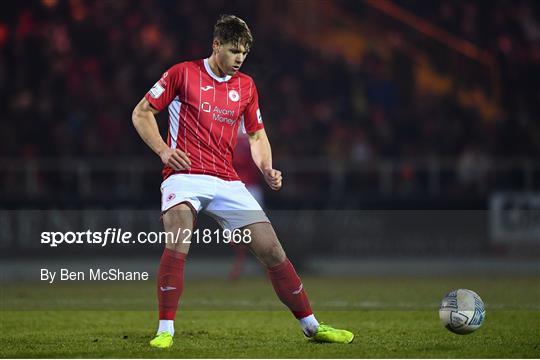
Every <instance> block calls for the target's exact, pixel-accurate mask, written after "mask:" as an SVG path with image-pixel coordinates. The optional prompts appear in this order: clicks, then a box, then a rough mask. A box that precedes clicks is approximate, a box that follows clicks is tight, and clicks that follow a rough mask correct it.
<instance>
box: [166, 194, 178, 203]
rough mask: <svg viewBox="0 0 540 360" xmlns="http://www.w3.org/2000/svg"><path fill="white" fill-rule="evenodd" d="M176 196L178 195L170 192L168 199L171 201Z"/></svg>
mask: <svg viewBox="0 0 540 360" xmlns="http://www.w3.org/2000/svg"><path fill="white" fill-rule="evenodd" d="M175 197H176V195H174V194H169V196H167V201H171V200H172V199H174V198H175Z"/></svg>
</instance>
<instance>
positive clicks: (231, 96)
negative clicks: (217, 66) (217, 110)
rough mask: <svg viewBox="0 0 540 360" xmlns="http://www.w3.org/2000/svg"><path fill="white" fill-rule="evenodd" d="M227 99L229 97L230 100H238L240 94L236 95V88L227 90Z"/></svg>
mask: <svg viewBox="0 0 540 360" xmlns="http://www.w3.org/2000/svg"><path fill="white" fill-rule="evenodd" d="M229 99H231V101H235V102H236V101H238V100H240V95H238V91H236V90H234V89H233V90H230V91H229Z"/></svg>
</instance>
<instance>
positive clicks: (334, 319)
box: [0, 278, 540, 358]
mask: <svg viewBox="0 0 540 360" xmlns="http://www.w3.org/2000/svg"><path fill="white" fill-rule="evenodd" d="M304 284H305V286H306V288H307V290H308V294H309V295H310V298H311V299H312V305H313V308H314V310H315V312H316V315H317V317H318V318H319V320H322V321H324V322H326V323H328V324H330V325H333V326H336V327H342V328H346V329H348V330H351V331H353V332H354V333H355V334H356V339H355V341H354V343H352V344H349V345H336V344H314V343H310V342H308V341H307V340H306V339H305V338H304V337H303V335H302V334H301V332H300V330H299V327H298V325H297V323H296V321H295V320H294V318H293V317H292V315H290V314H289V313H288V311H286V310H284V307H283V306H282V305H281V304H280V303H279V302H278V300H277V299H276V297H275V295H274V293H273V290H272V288H271V286H270V284H269V283H268V282H267V281H266V280H265V279H248V280H242V281H240V282H235V283H230V282H226V281H219V280H204V279H188V280H187V281H186V286H185V290H184V296H183V297H182V299H181V305H180V310H179V312H178V316H177V322H176V329H177V332H176V334H175V344H174V346H173V348H172V349H170V350H157V349H152V348H150V347H149V346H148V341H149V340H150V339H151V337H152V335H153V334H154V332H155V329H156V328H155V326H156V322H157V320H156V316H157V315H156V312H155V310H154V309H155V306H156V300H155V291H154V285H153V283H152V281H148V282H143V283H119V282H115V283H90V282H86V283H71V284H70V283H58V284H53V285H45V284H24V285H5V284H4V285H2V292H1V311H0V320H1V321H0V324H1V333H0V340H1V344H2V346H1V347H0V357H2V358H5V357H10V358H17V357H19V358H20V357H25V358H35V357H41V358H53V357H54V358H65V357H68V358H74V357H90V358H101V357H114V358H118V357H119V358H124V357H126V358H131V357H134V358H135V357H136V358H155V357H164V358H183V357H189V358H206V357H212V358H268V357H271V358H285V357H286V358H396V357H397V358H402V357H404V358H408V357H414V358H418V357H420V358H425V357H431V358H432V357H437V358H495V357H496V358H501V357H502V358H538V357H540V279H539V278H491V279H483V278H476V279H469V278H468V279H459V278H443V279H419V278H416V279H409V278H403V279H375V278H350V279H343V278H340V279H328V278H323V279H321V278H305V279H304ZM459 287H461V288H470V289H472V290H475V291H477V292H478V293H479V294H480V296H481V297H482V298H483V300H484V302H485V303H486V311H487V317H486V320H485V322H484V324H483V326H482V327H481V328H480V329H479V330H478V331H476V332H475V333H473V334H471V335H466V336H460V335H455V334H452V333H450V332H448V331H447V330H446V329H444V328H443V327H442V325H441V324H440V323H439V319H438V303H439V301H440V299H441V298H442V296H443V295H444V294H445V293H446V292H447V291H449V290H451V289H453V288H459Z"/></svg>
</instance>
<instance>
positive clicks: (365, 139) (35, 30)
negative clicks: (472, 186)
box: [0, 0, 540, 166]
mask: <svg viewBox="0 0 540 360" xmlns="http://www.w3.org/2000/svg"><path fill="white" fill-rule="evenodd" d="M262 3H264V2H252V1H233V0H229V1H221V0H201V1H196V2H195V1H172V0H170V1H150V0H142V1H136V2H134V1H128V0H115V1H81V0H69V1H60V0H41V1H33V2H29V3H26V2H21V3H18V2H14V3H10V4H9V5H5V6H6V7H7V8H8V9H9V11H7V13H6V12H4V11H3V12H4V14H3V15H1V16H2V17H1V18H0V19H1V20H0V51H1V55H0V83H1V84H2V88H1V90H0V91H1V100H0V101H1V102H0V104H1V105H2V108H3V109H4V112H5V113H4V119H5V120H4V121H3V126H2V131H1V132H0V157H22V158H39V157H58V158H68V157H93V158H94V157H107V158H114V157H132V156H152V154H151V152H150V151H149V150H147V149H146V148H145V147H144V145H143V144H142V141H141V140H140V139H139V137H138V136H137V134H136V133H135V131H134V129H133V128H132V125H131V120H130V118H131V111H132V109H133V107H134V106H135V104H136V103H137V102H138V101H139V100H140V98H142V96H143V95H144V93H145V92H146V91H148V89H149V88H150V87H151V86H152V84H153V83H154V82H155V81H156V80H157V79H158V78H159V77H160V75H161V73H162V72H164V71H165V70H166V69H167V68H168V67H170V66H171V65H173V64H174V63H176V62H180V61H183V60H189V59H195V58H203V57H207V56H208V55H209V54H210V49H211V47H210V46H211V40H212V27H213V25H214V23H215V21H216V19H217V17H218V15H219V14H221V13H235V14H236V15H238V16H241V17H243V18H245V19H246V21H247V22H248V24H249V25H250V26H251V28H252V32H253V34H254V37H255V43H254V46H253V50H252V52H251V54H250V55H249V57H248V60H247V61H246V64H245V67H244V69H243V70H244V71H245V72H246V73H248V74H250V75H252V76H253V78H254V79H255V81H256V82H257V85H258V88H259V93H260V97H261V108H262V112H263V116H264V119H265V121H266V126H267V129H268V132H269V133H270V138H271V140H272V144H273V147H274V152H275V157H276V158H277V159H289V158H298V157H308V156H309V157H312V156H313V157H315V156H327V157H330V158H332V159H336V160H352V161H357V162H369V161H372V160H374V159H377V158H379V157H387V158H415V157H420V156H443V157H456V158H457V157H462V158H465V160H470V159H471V158H477V157H480V158H482V156H493V157H495V156H497V157H501V156H502V157H535V156H538V155H540V126H539V124H538V120H537V119H536V116H537V115H538V114H540V112H539V111H538V110H539V104H540V91H539V89H540V87H539V86H538V84H540V70H539V68H540V67H539V64H540V22H539V21H538V19H539V16H538V10H539V6H538V5H537V3H536V2H535V1H514V2H510V1H479V2H476V1H464V0H459V1H442V2H438V1H437V2H431V1H421V0H414V1H410V0H407V1H397V2H396V3H397V4H399V5H401V6H403V7H404V8H405V9H407V10H408V11H410V12H412V13H414V14H416V15H418V16H420V17H422V18H423V19H425V20H427V21H429V22H431V23H433V24H436V25H437V26H440V27H441V28H443V29H444V30H445V31H447V32H449V33H451V34H453V35H454V36H457V37H459V38H462V39H464V40H467V41H470V42H472V43H474V44H475V45H477V46H478V47H479V48H482V49H484V50H487V51H489V52H491V53H492V54H493V56H494V57H495V58H496V59H497V64H498V65H497V72H498V77H499V78H498V79H497V82H496V83H497V84H498V86H500V89H501V92H500V94H499V97H498V98H497V96H495V95H494V93H493V89H490V87H491V86H492V85H493V82H490V81H484V86H483V88H482V89H483V90H482V91H483V92H482V93H480V96H479V97H478V99H480V100H479V101H480V102H481V101H482V99H485V98H486V97H487V98H489V99H495V100H493V101H492V102H494V103H495V105H494V109H495V110H493V111H491V112H489V111H488V112H487V113H488V115H486V114H485V112H484V113H482V109H481V108H479V107H475V106H468V105H467V101H468V100H470V99H472V100H471V101H473V102H474V99H475V98H474V96H473V95H474V94H473V95H471V96H472V97H469V95H470V94H469V95H468V93H464V95H463V96H461V101H460V100H459V99H460V98H459V94H458V96H457V97H456V96H454V95H455V89H454V88H453V87H451V86H450V87H449V90H447V91H441V92H439V93H437V92H436V91H431V90H429V89H428V90H427V91H422V88H421V86H422V84H423V83H422V79H424V82H426V81H428V80H429V79H431V78H430V77H429V76H427V77H426V76H423V75H422V74H424V73H425V71H424V72H420V73H418V72H417V70H416V69H417V66H418V64H417V63H416V62H415V60H413V59H411V58H409V57H407V56H404V55H403V53H400V52H398V51H395V52H392V53H391V54H390V55H389V56H387V57H381V56H380V55H379V54H377V53H376V52H370V51H365V52H364V53H363V56H362V57H361V58H360V59H359V61H358V62H357V63H351V62H350V61H346V60H344V59H343V58H342V57H339V56H333V55H328V54H325V52H324V49H319V50H317V49H316V45H317V44H314V45H315V46H306V44H304V43H302V42H301V41H299V40H298V39H295V37H294V36H284V35H283V34H282V32H280V31H278V29H275V28H273V27H274V26H278V25H279V21H275V19H274V20H272V19H268V14H265V13H264V11H261V7H262V5H261V4H262ZM304 3H305V6H306V7H308V6H310V3H311V2H310V1H305V2H304ZM335 4H337V6H341V7H342V8H343V9H346V10H348V11H349V10H351V9H352V10H351V12H352V13H354V11H357V12H358V13H359V14H358V17H359V20H362V19H363V18H362V16H364V17H365V16H366V15H365V14H366V12H365V11H364V10H366V8H367V5H366V4H364V3H362V2H359V1H338V2H336V3H335ZM361 13H363V14H364V15H362V14H361ZM368 14H369V13H368ZM276 24H277V25H276ZM365 24H367V25H365V26H369V21H366V22H365ZM378 26H381V25H380V24H379V25H378ZM385 26H390V27H391V26H393V25H392V23H390V22H389V23H386V24H385ZM396 29H397V30H395V31H398V30H399V29H398V28H396ZM402 35H403V36H404V38H403V39H402V40H401V41H408V40H407V37H406V34H402ZM411 41H413V40H411ZM414 41H417V40H414ZM416 45H417V46H422V45H421V44H420V45H419V44H418V43H416ZM430 51H431V50H430V48H429V47H426V49H425V52H426V56H428V61H431V62H432V63H433V64H432V66H433V68H434V69H435V70H437V71H439V72H440V73H443V74H444V76H446V77H447V78H449V79H450V80H452V79H453V78H454V77H455V78H458V77H459V76H461V75H462V73H461V71H462V69H459V68H458V69H455V68H454V67H455V66H454V65H452V66H449V65H448V64H445V62H444V61H441V59H440V54H439V57H437V54H431V53H430ZM446 51H448V50H446ZM430 56H432V59H431V58H429V57H430ZM467 66H468V65H467ZM476 66H477V65H471V66H469V67H470V68H475V67H476ZM480 73H481V72H479V74H480ZM422 76H423V77H422ZM467 76H470V77H472V78H471V82H475V83H482V81H483V80H482V79H475V78H474V77H475V72H474V71H471V70H469V71H468V72H467ZM478 76H479V77H480V75H478ZM482 76H483V75H482ZM425 79H428V80H425ZM462 80H463V79H461V81H462ZM473 80H474V81H473ZM476 80H478V81H476ZM428 82H429V81H428ZM462 82H463V81H462ZM465 83H467V81H465ZM452 92H454V94H453V95H452V96H451V95H450V93H452ZM6 120H7V121H6ZM166 121H167V120H166V116H165V114H161V115H160V123H161V124H162V125H164V128H165V127H166ZM473 166H474V165H473Z"/></svg>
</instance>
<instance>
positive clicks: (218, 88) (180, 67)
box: [145, 59, 264, 181]
mask: <svg viewBox="0 0 540 360" xmlns="http://www.w3.org/2000/svg"><path fill="white" fill-rule="evenodd" d="M145 98H146V99H147V100H148V102H149V103H150V104H151V105H152V106H153V107H154V108H155V109H156V110H158V111H161V110H163V109H164V108H165V107H167V106H168V108H169V130H168V135H167V144H168V145H169V146H170V147H171V148H173V149H180V150H182V151H184V152H186V153H188V154H189V158H190V160H191V168H190V169H188V170H182V171H175V170H173V169H172V168H170V167H168V166H165V167H164V168H163V178H164V179H166V178H167V177H169V176H170V175H171V174H175V173H182V174H204V175H213V176H217V177H219V178H221V179H223V180H229V181H230V180H240V179H239V177H238V174H237V173H236V171H235V170H234V168H233V166H232V163H233V150H234V148H235V146H236V137H237V134H238V129H239V128H240V127H241V126H242V123H243V126H244V127H245V130H246V132H248V133H253V132H255V131H257V130H260V129H262V128H264V125H263V122H262V117H261V112H260V110H259V99H258V94H257V88H256V87H255V83H254V82H253V79H252V78H251V77H249V76H248V75H246V74H243V73H241V72H239V71H238V72H236V73H235V74H234V75H232V76H225V77H222V78H220V77H218V76H217V75H216V74H214V73H213V72H212V70H211V69H210V65H209V64H208V59H204V60H195V61H187V62H183V63H179V64H176V65H174V66H173V67H171V68H170V69H169V70H168V71H166V72H165V73H164V74H163V76H162V77H161V79H159V81H158V82H156V83H155V84H154V86H153V87H152V89H150V91H149V92H148V93H147V94H146V95H145Z"/></svg>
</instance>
